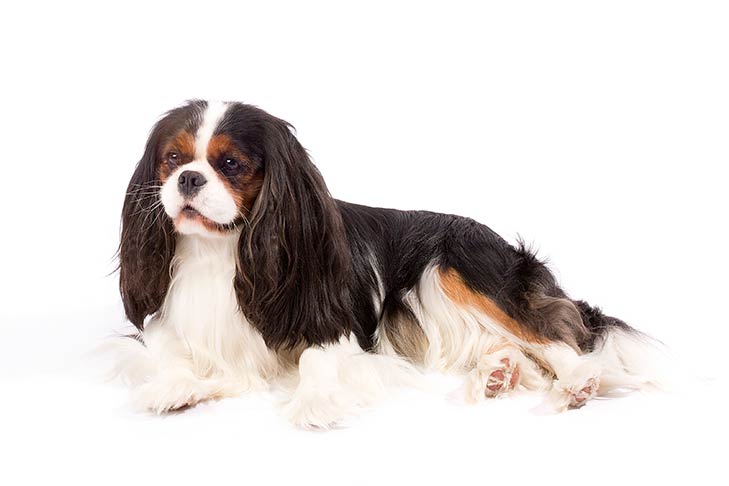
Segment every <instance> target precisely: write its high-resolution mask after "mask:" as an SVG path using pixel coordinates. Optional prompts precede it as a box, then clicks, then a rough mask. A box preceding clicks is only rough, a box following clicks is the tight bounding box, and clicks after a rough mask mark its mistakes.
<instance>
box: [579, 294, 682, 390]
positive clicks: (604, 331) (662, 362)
mask: <svg viewBox="0 0 729 486" xmlns="http://www.w3.org/2000/svg"><path fill="white" fill-rule="evenodd" d="M574 304H575V306H576V307H577V309H578V310H579V312H580V315H581V316H582V321H583V323H584V325H585V327H586V328H587V329H588V331H589V333H590V339H589V342H588V343H586V349H584V351H586V352H587V353H588V354H589V355H590V356H591V357H593V358H595V359H596V360H597V361H598V363H599V364H600V367H601V368H602V376H601V379H600V394H601V395H605V394H608V395H609V394H616V393H619V392H620V391H623V390H625V391H628V390H667V389H670V388H672V383H673V382H674V378H673V373H672V372H671V369H672V364H671V362H672V360H671V358H670V357H669V353H668V350H667V348H666V347H665V346H664V345H663V343H661V342H660V341H658V340H656V339H654V338H652V337H650V336H648V335H647V334H644V333H642V332H640V331H638V330H637V329H634V328H632V327H631V326H629V325H628V324H626V323H625V322H623V321H622V320H620V319H618V318H616V317H611V316H607V315H605V314H603V313H602V311H601V310H600V309H599V308H597V307H592V306H590V305H589V304H587V303H586V302H584V301H574Z"/></svg>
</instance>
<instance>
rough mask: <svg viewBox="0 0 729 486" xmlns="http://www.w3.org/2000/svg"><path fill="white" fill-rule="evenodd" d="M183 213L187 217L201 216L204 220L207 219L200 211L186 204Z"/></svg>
mask: <svg viewBox="0 0 729 486" xmlns="http://www.w3.org/2000/svg"><path fill="white" fill-rule="evenodd" d="M181 212H182V214H184V215H185V216H190V217H195V216H200V217H203V218H204V217H205V216H203V214H202V213H201V212H200V211H198V210H197V209H195V208H193V207H192V206H190V205H189V204H185V205H184V206H183V207H182V211H181Z"/></svg>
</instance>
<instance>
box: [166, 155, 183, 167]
mask: <svg viewBox="0 0 729 486" xmlns="http://www.w3.org/2000/svg"><path fill="white" fill-rule="evenodd" d="M167 162H169V163H170V165H177V164H178V163H179V162H180V154H178V153H177V152H170V153H168V154H167Z"/></svg>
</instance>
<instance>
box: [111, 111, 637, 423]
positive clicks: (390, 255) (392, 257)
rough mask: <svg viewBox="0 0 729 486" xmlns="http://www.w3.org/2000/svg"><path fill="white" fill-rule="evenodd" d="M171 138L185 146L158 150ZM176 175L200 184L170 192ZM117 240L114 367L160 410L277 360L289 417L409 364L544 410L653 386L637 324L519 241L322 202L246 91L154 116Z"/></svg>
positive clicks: (234, 384)
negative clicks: (560, 278)
mask: <svg viewBox="0 0 729 486" xmlns="http://www.w3.org/2000/svg"><path fill="white" fill-rule="evenodd" d="M180 133H182V134H183V135H179V134H180ZM187 135H189V136H190V137H188V140H187V142H186V143H187V144H188V145H190V147H188V148H187V149H186V150H187V151H188V152H189V154H187V155H185V154H183V153H182V152H180V153H178V152H179V150H178V149H177V148H175V149H174V150H172V151H171V152H165V150H167V149H165V148H164V147H170V146H173V147H174V144H173V145H170V144H171V143H173V142H171V140H174V139H175V137H182V138H184V137H185V136H187ZM216 137H217V138H216ZM182 138H181V139H182ZM225 141H227V142H228V145H224V147H227V148H226V150H227V152H225V153H224V154H222V155H220V154H218V155H211V153H212V152H211V150H212V148H213V147H212V146H213V144H219V143H222V142H225ZM192 145H194V147H193V146H192ZM216 146H217V145H216ZM231 151H232V152H235V153H236V154H238V156H237V157H238V159H239V160H233V158H232V156H231V155H230V153H232V152H231ZM216 153H217V152H216ZM241 154H242V155H241ZM183 159H184V160H183ZM231 160H232V162H235V164H233V165H235V167H236V169H235V170H234V171H233V170H229V169H230V167H232V166H233V165H231ZM191 170H194V171H195V172H196V173H199V174H202V175H203V179H204V180H205V181H206V183H204V185H202V186H201V187H200V188H196V189H195V190H196V192H194V193H184V191H183V185H182V182H181V181H183V179H185V177H184V175H183V174H184V173H185V171H191ZM187 174H190V172H187ZM231 174H232V175H231ZM203 223H204V224H203ZM119 255H120V288H121V295H122V299H123V301H124V305H125V309H126V313H127V316H128V318H129V320H130V321H131V322H132V323H134V324H135V326H136V327H137V328H138V331H139V332H138V335H137V336H135V339H128V338H127V339H122V340H120V341H119V343H118V345H119V349H120V350H121V351H122V353H121V354H120V358H119V361H118V367H117V368H118V371H119V373H120V374H122V375H123V376H124V377H125V379H126V380H127V381H128V382H129V383H130V385H131V386H132V387H133V396H134V399H135V401H136V403H138V404H139V405H140V406H142V407H144V408H146V409H149V410H153V411H155V412H158V413H161V412H166V411H169V410H174V409H178V408H181V407H184V406H188V405H194V404H195V403H198V402H200V401H203V400H207V399H214V398H222V397H228V396H235V395H238V394H240V393H243V392H246V391H250V390H261V389H266V388H267V387H269V386H270V385H271V383H274V382H276V381H277V380H282V379H283V378H285V377H287V376H288V377H290V376H292V375H293V376H294V377H295V378H296V380H295V385H294V387H293V390H292V392H291V395H290V398H289V400H288V402H287V404H286V405H285V406H284V408H283V409H284V413H285V415H286V416H287V417H288V418H289V419H290V420H291V421H292V422H293V423H295V424H297V425H300V426H305V427H310V426H313V427H327V426H330V425H332V424H335V423H337V422H339V421H340V420H342V419H343V418H345V417H347V416H349V415H351V414H353V413H355V412H356V410H357V409H358V408H359V407H360V406H362V405H367V404H370V403H372V402H373V401H375V400H376V399H377V398H378V397H379V396H381V394H382V393H383V391H384V390H385V389H386V388H387V387H388V386H389V385H394V384H395V385H396V384H407V383H410V382H412V381H413V380H415V379H417V375H418V372H419V371H420V370H422V369H431V370H442V371H446V370H447V371H460V372H464V373H466V374H467V378H466V387H465V389H466V395H467V396H466V398H467V399H468V400H469V401H479V400H483V399H486V398H488V397H491V396H495V395H498V394H499V393H503V392H508V391H510V390H512V389H514V388H517V387H524V388H527V389H535V390H545V391H547V390H549V393H550V396H551V397H552V403H553V404H554V406H555V407H556V408H557V409H566V408H570V407H578V406H581V405H583V404H584V403H585V402H586V401H587V400H588V399H589V398H591V397H593V396H595V395H597V394H602V393H606V392H608V391H610V390H611V389H614V388H620V387H642V386H644V385H646V384H648V383H649V382H650V377H649V376H647V375H646V368H645V366H644V365H645V363H644V362H643V361H644V359H643V350H644V349H645V345H644V339H645V338H644V336H643V335H642V334H640V333H638V332H637V331H635V330H633V329H632V328H630V327H629V326H628V325H626V324H625V323H623V322H622V321H620V320H618V319H615V318H612V317H608V316H605V315H603V314H602V313H601V312H600V311H599V310H598V309H596V308H593V307H591V306H589V305H588V304H586V303H585V302H582V301H575V300H572V299H570V298H569V297H568V296H567V295H565V293H564V292H563V291H562V290H561V289H560V288H559V286H558V285H557V283H556V281H555V279H554V277H553V276H552V274H551V273H550V272H549V270H548V269H547V268H546V267H545V266H544V265H543V264H542V263H541V262H540V261H538V260H537V259H536V258H535V257H534V255H533V254H531V253H530V252H529V251H528V250H527V249H525V248H524V247H521V246H520V247H517V248H515V247H513V246H511V245H510V244H508V243H507V242H506V241H504V240H503V239H502V238H501V237H499V236H498V235H497V234H495V233H494V232H493V231H491V230H490V229H489V228H488V227H486V226H484V225H482V224H479V223H477V222H475V221H473V220H471V219H467V218H463V217H460V216H452V215H445V214H436V213H431V212H425V211H397V210H393V209H379V208H372V207H366V206H360V205H355V204H350V203H346V202H343V201H338V200H335V199H333V198H332V197H331V196H330V194H329V192H328V190H327V187H326V185H325V183H324V181H323V179H322V177H321V175H320V174H319V172H318V171H317V169H316V168H315V166H314V165H313V164H312V163H311V161H310V159H309V157H308V155H307V153H306V151H305V150H304V148H303V147H302V146H301V145H300V143H299V142H298V140H297V139H296V137H295V136H294V135H293V133H292V131H291V129H290V126H289V125H288V124H287V123H286V122H284V121H282V120H280V119H278V118H275V117H273V116H271V115H269V114H267V113H266V112H264V111H262V110H260V109H258V108H255V107H253V106H250V105H244V104H240V103H217V102H215V103H214V102H210V103H209V102H204V101H192V102H189V103H187V104H185V105H184V106H182V107H179V108H176V109H174V110H172V111H170V112H169V113H167V114H166V115H165V116H164V117H163V118H162V119H161V120H160V121H159V122H158V123H157V125H156V126H155V128H154V129H153V131H152V133H151V135H150V138H149V140H148V142H147V146H146V150H145V153H144V155H143V157H142V159H141V160H140V162H139V164H138V165H137V168H136V171H135V173H134V175H133V177H132V180H131V181H130V184H129V189H128V193H127V196H126V199H125V203H124V209H123V216H122V238H121V243H120V250H119ZM297 371H298V373H297Z"/></svg>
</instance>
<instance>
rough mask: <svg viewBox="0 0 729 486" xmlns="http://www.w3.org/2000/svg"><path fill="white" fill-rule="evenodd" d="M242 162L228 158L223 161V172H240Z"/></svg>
mask: <svg viewBox="0 0 729 486" xmlns="http://www.w3.org/2000/svg"><path fill="white" fill-rule="evenodd" d="M240 167H241V166H240V162H238V161H237V160H236V159H234V158H233V157H226V158H224V159H223V171H224V172H225V173H226V174H235V173H236V172H238V171H239V170H240Z"/></svg>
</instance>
